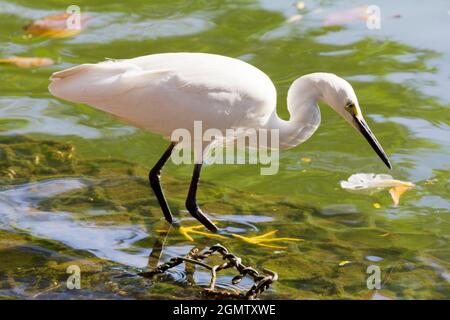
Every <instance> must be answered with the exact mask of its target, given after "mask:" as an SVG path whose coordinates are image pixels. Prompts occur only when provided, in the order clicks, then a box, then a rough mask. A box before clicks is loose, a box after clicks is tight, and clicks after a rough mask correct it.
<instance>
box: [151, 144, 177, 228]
mask: <svg viewBox="0 0 450 320" xmlns="http://www.w3.org/2000/svg"><path fill="white" fill-rule="evenodd" d="M175 145H176V143H174V142H172V143H171V144H170V146H169V147H168V148H167V150H166V151H165V152H164V154H163V155H162V157H161V159H159V160H158V162H157V163H156V164H155V166H154V167H153V168H152V169H151V170H150V172H149V174H148V179H149V181H150V186H151V187H152V189H153V192H154V193H155V196H156V198H157V199H158V202H159V205H160V206H161V210H162V212H163V213H164V217H165V218H166V220H167V221H168V222H169V223H172V222H173V217H172V213H171V212H170V209H169V206H168V205H167V201H166V197H165V196H164V193H163V191H162V189H161V183H160V176H161V169H162V167H163V166H164V164H165V163H166V161H167V160H168V159H169V158H170V155H171V154H172V150H173V148H174V147H175Z"/></svg>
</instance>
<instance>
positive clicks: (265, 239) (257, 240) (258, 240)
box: [232, 230, 304, 249]
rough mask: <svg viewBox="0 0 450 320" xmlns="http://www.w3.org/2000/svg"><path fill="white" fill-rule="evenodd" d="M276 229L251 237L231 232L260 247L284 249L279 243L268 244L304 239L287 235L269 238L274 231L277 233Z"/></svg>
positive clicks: (234, 235)
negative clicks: (276, 243)
mask: <svg viewBox="0 0 450 320" xmlns="http://www.w3.org/2000/svg"><path fill="white" fill-rule="evenodd" d="M277 232H278V230H273V231H270V232H267V233H264V234H262V235H259V236H253V237H246V236H241V235H239V234H235V233H233V234H232V236H233V237H235V238H237V239H240V240H242V241H244V242H246V243H250V244H254V245H257V246H260V247H266V248H272V249H286V248H287V247H286V246H280V245H275V244H269V243H273V242H280V241H282V242H298V241H304V240H303V239H298V238H287V237H283V238H269V237H270V236H272V235H274V234H275V233H277Z"/></svg>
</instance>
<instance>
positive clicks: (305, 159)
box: [300, 157, 311, 163]
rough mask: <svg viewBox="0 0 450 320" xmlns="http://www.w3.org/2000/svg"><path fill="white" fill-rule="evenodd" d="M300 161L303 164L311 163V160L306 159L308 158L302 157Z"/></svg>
mask: <svg viewBox="0 0 450 320" xmlns="http://www.w3.org/2000/svg"><path fill="white" fill-rule="evenodd" d="M300 160H302V161H303V162H306V163H310V162H311V158H308V157H302V158H300Z"/></svg>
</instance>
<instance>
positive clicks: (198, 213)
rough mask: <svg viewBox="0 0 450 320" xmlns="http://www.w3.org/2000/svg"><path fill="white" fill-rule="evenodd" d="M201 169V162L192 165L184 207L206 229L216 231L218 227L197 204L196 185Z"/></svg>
mask: <svg viewBox="0 0 450 320" xmlns="http://www.w3.org/2000/svg"><path fill="white" fill-rule="evenodd" d="M201 170H202V164H196V165H195V167H194V173H193V174H192V180H191V185H190V186H189V193H188V196H187V199H186V208H187V209H188V211H189V213H190V214H191V215H192V216H193V217H194V218H196V219H197V220H198V221H200V222H201V223H202V224H203V225H204V226H205V227H206V228H207V229H209V230H210V231H212V232H217V231H218V230H219V229H218V228H217V227H216V225H215V224H214V223H212V221H211V220H209V218H208V217H207V216H205V214H204V213H203V212H202V210H200V208H199V207H198V204H197V199H196V196H197V185H198V181H199V179H200V171H201Z"/></svg>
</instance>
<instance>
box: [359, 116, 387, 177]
mask: <svg viewBox="0 0 450 320" xmlns="http://www.w3.org/2000/svg"><path fill="white" fill-rule="evenodd" d="M353 119H354V120H355V122H356V127H357V129H358V130H359V132H361V133H362V135H363V136H364V138H366V140H367V142H369V144H370V145H371V146H372V148H373V150H375V152H376V153H377V154H378V156H379V157H380V158H381V160H383V162H384V164H385V165H386V166H387V167H388V168H389V169H392V166H391V162H390V161H389V159H388V157H387V155H386V152H384V150H383V147H382V146H381V144H380V143H379V142H378V140H377V138H376V137H375V135H374V134H373V133H372V131H371V130H370V128H369V126H368V125H367V123H366V121H365V120H364V119H363V118H362V117H358V116H353Z"/></svg>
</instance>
